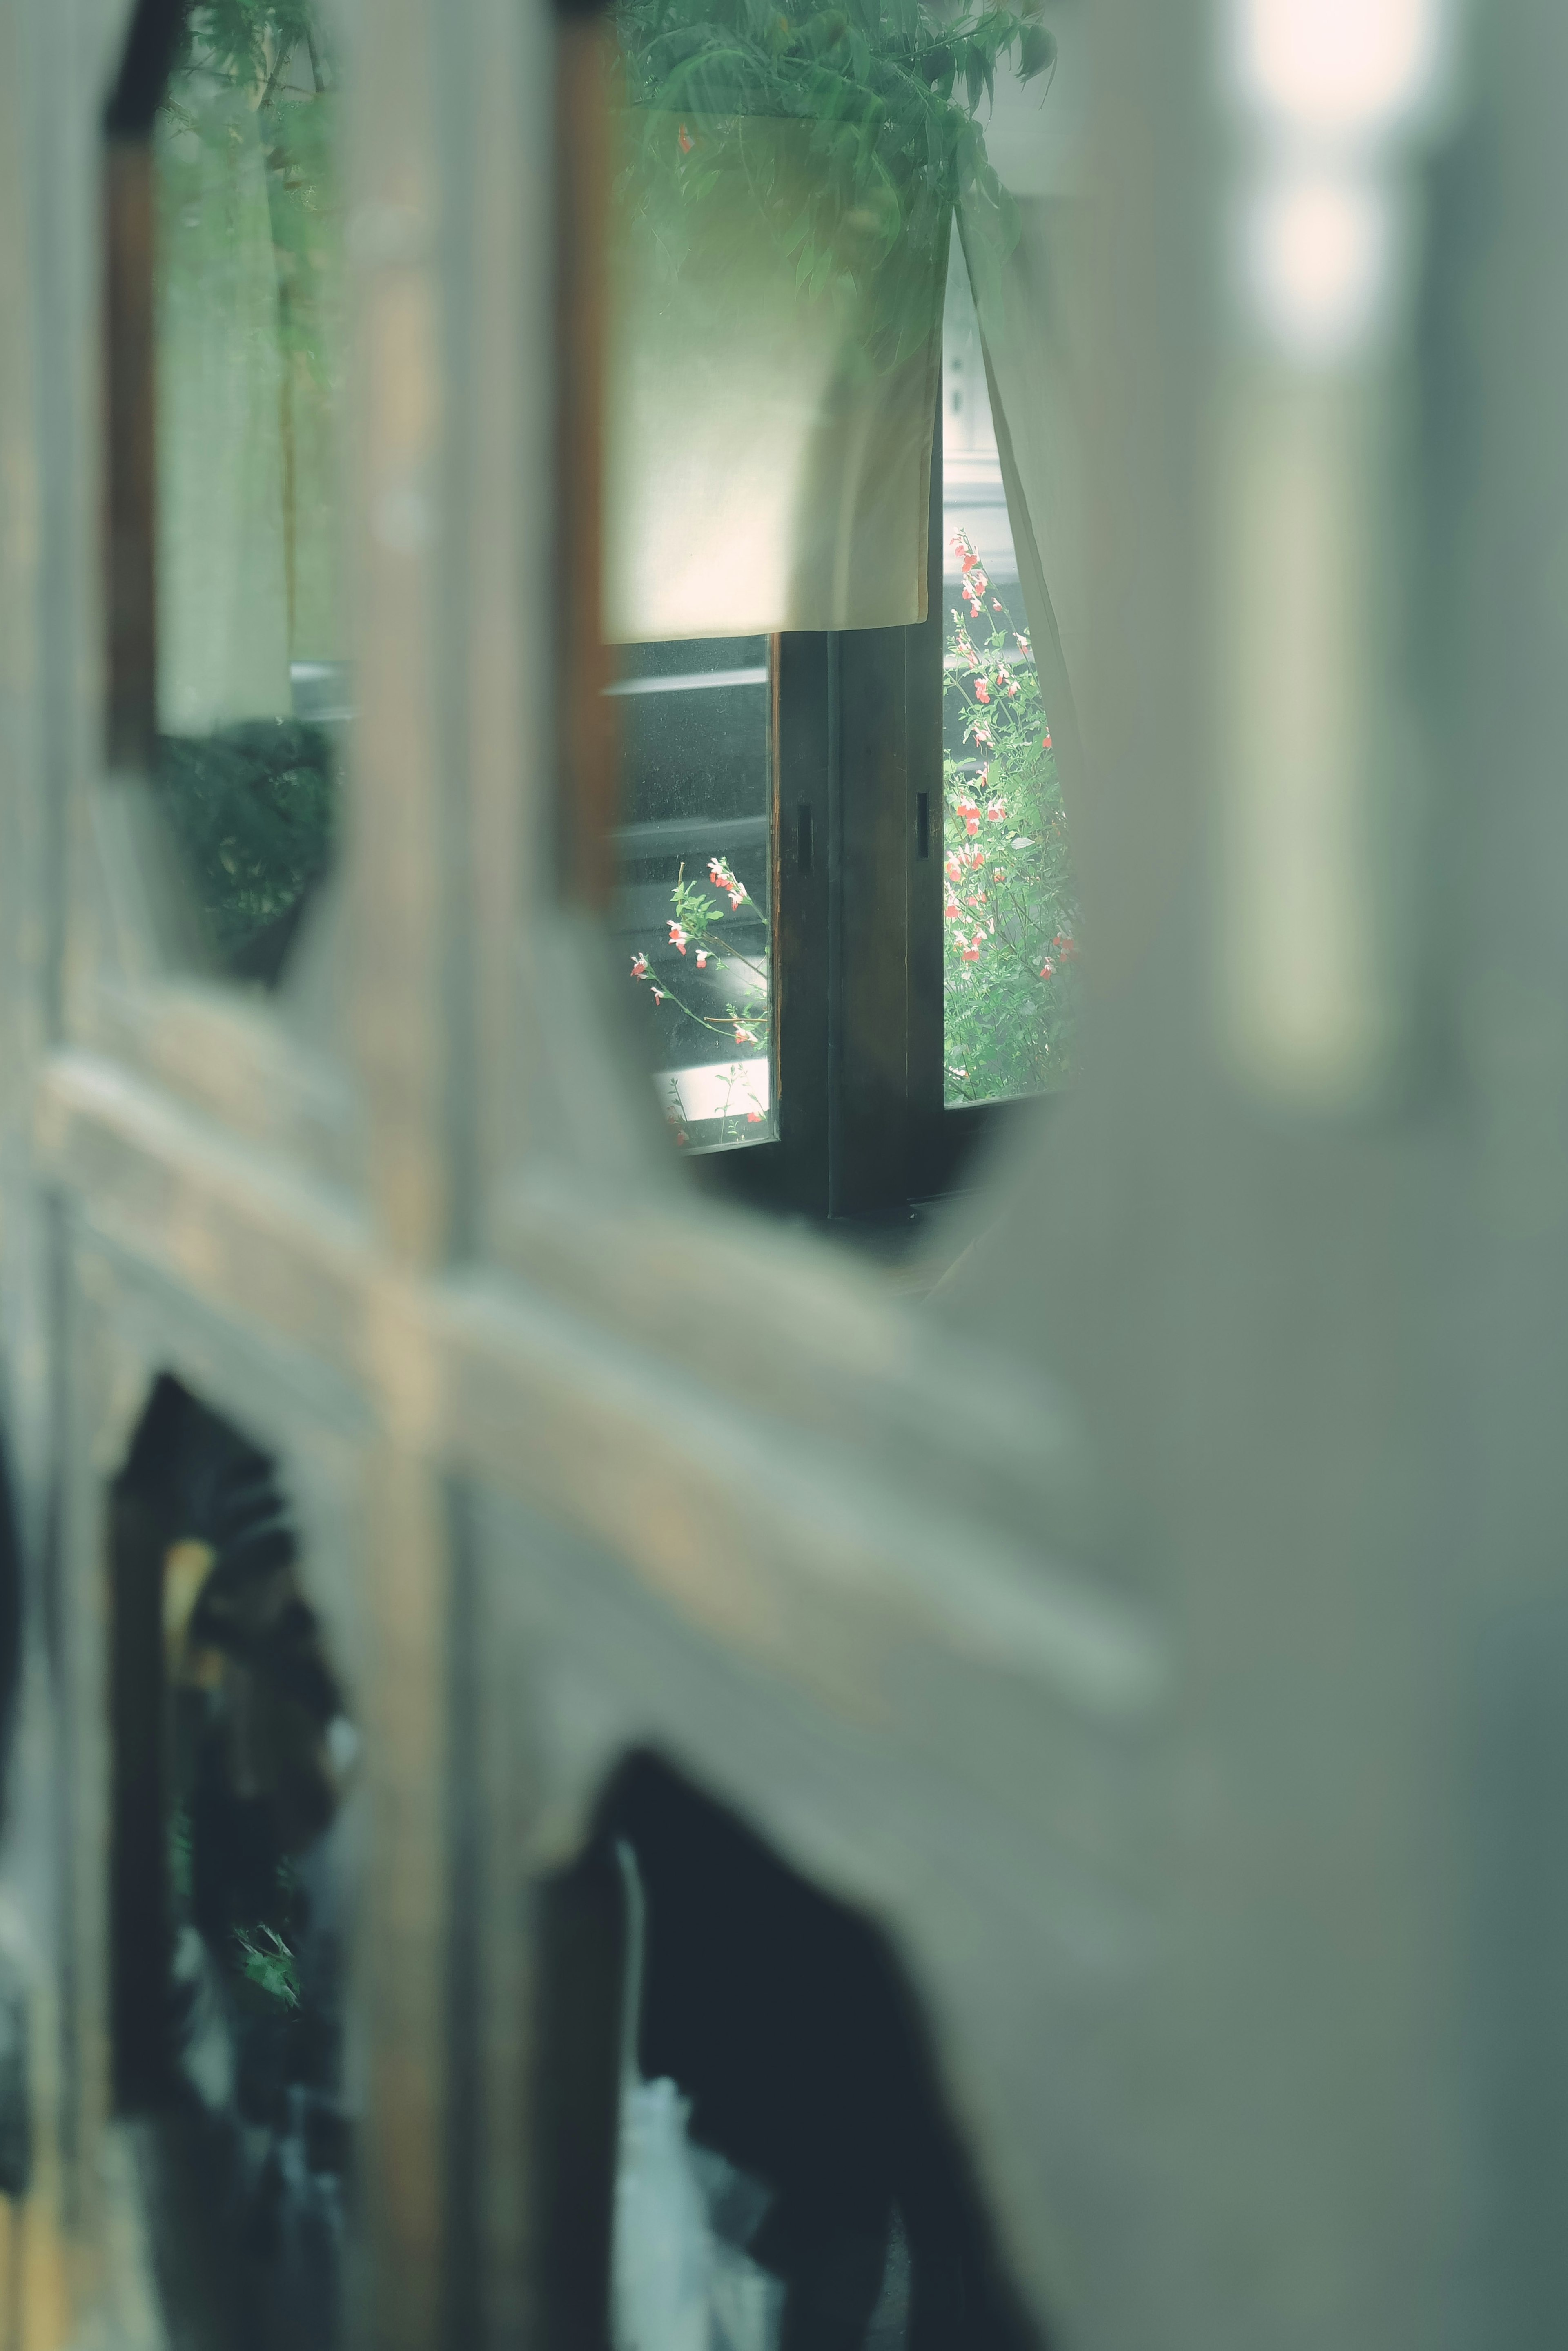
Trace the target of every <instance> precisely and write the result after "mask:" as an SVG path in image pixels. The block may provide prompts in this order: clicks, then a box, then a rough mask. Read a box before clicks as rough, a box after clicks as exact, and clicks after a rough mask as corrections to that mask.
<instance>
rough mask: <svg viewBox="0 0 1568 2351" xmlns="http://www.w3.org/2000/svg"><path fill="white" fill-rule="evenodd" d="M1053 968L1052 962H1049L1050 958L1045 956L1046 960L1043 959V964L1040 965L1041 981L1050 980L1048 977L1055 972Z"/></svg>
mask: <svg viewBox="0 0 1568 2351" xmlns="http://www.w3.org/2000/svg"><path fill="white" fill-rule="evenodd" d="M1055 968H1056V967H1055V965H1054V963H1053V962H1052V960H1051V958H1050V956H1046V958H1045V960H1044V963H1043V964H1042V965H1041V967H1040V977H1041V978H1042V979H1049V978H1050V977H1051V975H1052V973H1053V972H1054V970H1055Z"/></svg>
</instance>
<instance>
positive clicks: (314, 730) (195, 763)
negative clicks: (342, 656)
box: [155, 718, 337, 956]
mask: <svg viewBox="0 0 1568 2351" xmlns="http://www.w3.org/2000/svg"><path fill="white" fill-rule="evenodd" d="M155 783H156V787H157V789H158V792H159V796H160V799H161V801H162V804H163V807H164V809H165V811H166V813H167V815H168V818H169V821H170V823H171V826H172V827H173V830H174V833H175V837H176V839H177V840H178V841H179V842H180V845H181V847H182V849H183V850H184V852H185V854H186V858H187V861H188V862H189V864H190V866H191V868H192V872H193V876H194V880H195V884H196V892H197V897H198V902H199V904H200V905H201V907H202V913H203V914H204V915H205V917H206V919H207V922H208V925H209V926H210V928H211V931H212V935H213V944H214V946H216V947H217V949H218V952H219V953H220V955H223V956H232V955H233V954H234V951H235V950H237V949H239V948H241V947H243V946H244V945H245V944H246V942H247V941H249V940H250V939H252V938H253V937H254V935H255V934H256V933H257V932H259V931H262V930H264V929H265V927H266V925H268V924H270V923H275V922H276V921H278V920H279V918H280V917H281V916H283V915H285V914H288V913H289V912H290V910H291V909H292V908H293V907H294V906H296V904H298V903H299V902H300V900H301V899H302V898H304V897H305V896H306V893H308V892H309V891H310V890H311V888H312V887H313V886H314V885H315V883H317V882H318V881H319V879H320V877H321V875H322V873H323V872H325V870H326V867H327V858H328V855H329V852H330V847H331V838H332V825H333V818H334V813H335V809H336V801H337V778H336V773H335V763H334V761H333V758H332V752H331V747H330V744H329V742H328V740H327V735H326V733H325V731H324V730H323V729H322V728H320V727H318V726H305V725H303V724H302V723H301V722H300V721H298V720H296V719H283V718H258V719H254V720H252V721H250V722H249V723H248V724H246V725H244V726H230V727H226V728H225V729H224V730H223V733H222V734H218V735H213V736H206V737H201V738H198V739H189V738H187V737H182V736H165V737H162V739H161V742H160V744H159V747H158V760H157V766H156V769H155Z"/></svg>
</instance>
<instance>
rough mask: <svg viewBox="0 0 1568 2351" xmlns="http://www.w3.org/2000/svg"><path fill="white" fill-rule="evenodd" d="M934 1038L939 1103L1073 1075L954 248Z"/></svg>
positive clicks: (1002, 558) (967, 317)
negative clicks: (939, 1028)
mask: <svg viewBox="0 0 1568 2351" xmlns="http://www.w3.org/2000/svg"><path fill="white" fill-rule="evenodd" d="M942 381H943V402H942V520H943V526H944V528H943V544H944V549H945V554H944V558H943V567H942V604H943V608H944V611H945V612H946V614H947V624H946V629H945V631H944V646H943V693H942V714H943V724H942V784H943V792H942V798H943V825H942V859H943V867H944V879H945V888H944V892H943V900H944V904H943V932H944V935H945V942H946V945H945V952H944V956H943V987H942V1006H943V1027H944V1053H943V1060H944V1065H945V1081H944V1083H945V1092H946V1099H947V1101H948V1102H949V1103H950V1104H952V1103H957V1102H990V1101H995V1100H997V1099H998V1098H999V1097H1001V1096H1003V1095H1007V1094H1027V1093H1042V1092H1045V1091H1046V1090H1047V1089H1048V1088H1050V1087H1054V1086H1059V1085H1061V1084H1063V1083H1064V1081H1066V1080H1067V1079H1068V1078H1069V1077H1071V1075H1072V1072H1073V1060H1074V1050H1075V1030H1076V1013H1077V993H1078V972H1077V954H1078V946H1077V927H1078V909H1077V893H1076V890H1075V886H1074V882H1073V872H1072V863H1071V859H1070V856H1069V851H1068V841H1067V826H1066V818H1065V815H1064V810H1063V806H1062V792H1061V786H1060V784H1059V783H1058V781H1057V778H1056V761H1055V757H1054V750H1053V747H1052V742H1051V726H1050V716H1049V713H1048V712H1047V711H1046V709H1045V707H1044V703H1043V701H1042V698H1041V694H1040V686H1039V681H1038V678H1037V676H1036V674H1035V667H1034V654H1033V647H1032V645H1031V643H1030V636H1029V622H1028V619H1027V617H1026V615H1025V613H1024V610H1023V597H1022V595H1021V593H1020V591H1019V585H1018V561H1017V558H1016V556H1015V555H1014V553H1013V547H1012V531H1011V529H1010V528H1009V526H1008V519H1007V500H1006V496H1005V493H1004V492H1003V489H1002V465H1001V462H1000V460H999V458H998V455H997V448H996V432H995V428H994V426H993V424H992V414H991V402H990V398H989V396H988V393H987V391H986V381H985V364H984V360H983V359H982V357H981V343H980V331H979V328H978V326H977V324H976V321H975V313H974V301H973V297H972V296H971V292H970V285H969V278H968V276H967V274H966V272H965V269H964V266H963V262H962V258H961V254H960V248H959V244H958V240H957V238H956V237H955V238H954V240H953V265H952V267H951V270H950V275H949V278H948V300H947V312H946V319H945V323H944V327H943V346H942Z"/></svg>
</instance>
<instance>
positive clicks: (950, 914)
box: [942, 898, 959, 923]
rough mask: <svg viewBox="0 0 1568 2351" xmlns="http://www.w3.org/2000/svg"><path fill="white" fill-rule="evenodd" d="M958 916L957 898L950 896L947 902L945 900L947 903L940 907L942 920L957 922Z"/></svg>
mask: <svg viewBox="0 0 1568 2351" xmlns="http://www.w3.org/2000/svg"><path fill="white" fill-rule="evenodd" d="M958 918H959V903H958V900H957V899H956V898H950V899H949V900H948V902H947V904H946V905H945V906H944V907H943V908H942V920H943V921H944V922H946V923H956V922H957V920H958Z"/></svg>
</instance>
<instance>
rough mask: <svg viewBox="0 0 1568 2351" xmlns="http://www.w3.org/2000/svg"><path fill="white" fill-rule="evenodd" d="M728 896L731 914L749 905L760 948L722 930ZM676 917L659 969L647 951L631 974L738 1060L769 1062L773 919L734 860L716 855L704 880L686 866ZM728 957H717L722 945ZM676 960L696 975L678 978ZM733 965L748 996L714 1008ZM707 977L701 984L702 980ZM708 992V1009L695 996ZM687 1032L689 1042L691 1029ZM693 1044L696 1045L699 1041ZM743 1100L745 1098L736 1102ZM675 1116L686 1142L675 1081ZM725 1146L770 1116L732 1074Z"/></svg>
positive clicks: (675, 897)
mask: <svg viewBox="0 0 1568 2351" xmlns="http://www.w3.org/2000/svg"><path fill="white" fill-rule="evenodd" d="M726 898H727V899H728V900H729V902H730V904H729V912H730V914H736V913H737V912H739V910H740V909H741V908H742V906H743V907H744V908H745V909H746V910H747V914H748V915H749V917H750V920H751V922H752V923H753V925H758V926H760V927H761V930H762V945H761V946H760V947H754V946H745V947H740V946H735V945H734V944H733V943H732V940H731V939H729V938H728V937H725V936H724V935H723V934H722V932H720V931H719V929H718V927H717V926H718V925H720V924H722V922H723V920H724V917H725V907H724V903H723V902H724V900H725V899H726ZM670 904H671V906H672V907H673V908H674V910H675V911H674V914H673V915H672V916H671V917H670V924H669V935H668V937H667V938H665V939H663V940H661V941H660V942H659V946H658V947H657V948H656V949H655V950H654V951H653V952H655V953H657V954H658V955H659V969H658V970H657V972H656V971H655V970H654V968H653V966H652V964H651V962H650V960H649V955H647V954H638V955H634V956H633V957H632V959H631V977H632V978H633V979H634V980H638V981H641V982H643V983H644V984H646V986H647V987H649V989H651V991H652V995H653V1001H654V1003H655V1004H665V1003H669V1004H672V1005H673V1006H674V1008H675V1010H676V1012H677V1013H678V1014H679V1015H680V1016H681V1017H682V1020H683V1021H689V1022H691V1024H692V1026H693V1027H694V1028H696V1029H701V1030H702V1031H703V1032H704V1034H705V1035H706V1036H709V1037H722V1038H723V1039H725V1040H727V1041H728V1042H731V1043H732V1044H733V1045H734V1047H735V1049H736V1057H735V1058H736V1061H737V1062H739V1061H766V1059H767V1054H768V1047H769V1042H770V1039H771V1034H772V1011H773V1008H772V1001H771V998H770V994H769V988H768V946H769V932H768V920H767V916H766V915H765V914H764V913H763V910H762V908H761V906H760V905H759V904H758V903H757V901H756V900H755V899H754V898H753V896H752V893H751V892H750V891H749V890H748V889H747V887H746V885H745V883H743V882H742V880H741V878H740V876H739V875H738V874H737V873H736V872H735V870H734V868H733V866H732V864H731V863H730V862H729V860H728V859H727V858H724V857H711V858H710V859H709V860H708V872H707V875H706V877H705V878H704V879H703V880H702V881H700V882H688V880H687V879H686V868H685V866H684V865H682V866H681V867H680V870H679V872H677V874H676V877H675V887H674V889H673V890H672V891H671V892H670ZM720 946H722V947H723V949H724V952H723V954H722V955H721V954H720V953H719V952H718V949H719V947H720ZM671 955H675V956H679V957H680V965H684V966H685V967H686V971H687V972H688V973H690V974H691V977H690V978H687V977H684V976H678V975H679V974H680V965H672V964H671V963H670V956H671ZM731 966H733V967H734V968H735V970H736V971H737V972H738V973H739V974H740V975H741V976H742V986H743V987H745V990H746V992H745V993H744V994H743V996H742V1000H741V1002H740V1003H739V1004H736V1003H735V1002H733V1001H732V999H731V998H728V997H726V998H725V999H724V1008H723V1010H722V1013H721V1012H719V1011H718V1010H716V1009H715V1008H714V1005H715V1003H716V1001H717V990H716V988H715V987H714V985H713V983H714V981H715V980H716V979H717V977H718V975H719V974H720V973H721V972H726V971H728V970H729V969H730V967H731ZM699 973H701V975H702V977H701V979H700V980H699V979H698V978H697V977H696V975H697V974H699ZM700 989H701V990H702V991H703V992H704V993H706V994H708V995H709V997H710V1002H709V1003H708V1005H707V1006H705V1007H704V1006H701V1005H699V1004H696V1003H693V1002H692V1001H691V998H693V997H694V996H696V995H697V994H698V992H699V990H700ZM680 1034H681V1035H682V1036H685V1037H690V1034H691V1032H690V1030H689V1029H685V1028H684V1027H682V1028H681V1029H680ZM692 1041H693V1042H694V1041H695V1040H692ZM737 1096H738V1099H737ZM667 1114H668V1116H669V1118H670V1124H671V1126H672V1127H673V1128H674V1129H675V1135H676V1141H677V1142H678V1143H684V1142H685V1141H686V1140H687V1137H686V1133H685V1130H684V1127H683V1126H682V1124H681V1120H682V1117H683V1115H684V1113H683V1112H682V1109H681V1104H680V1094H679V1091H678V1089H677V1088H676V1086H675V1084H674V1081H671V1100H670V1103H669V1105H668V1113H667ZM719 1115H720V1119H721V1132H720V1134H719V1137H718V1140H719V1141H720V1142H722V1143H739V1142H742V1141H744V1140H746V1139H747V1138H746V1136H745V1133H744V1130H745V1128H746V1127H748V1126H756V1125H759V1124H760V1123H763V1112H762V1109H761V1108H760V1106H759V1104H758V1102H757V1101H756V1099H755V1098H754V1095H753V1092H752V1091H751V1090H749V1089H748V1088H747V1087H746V1086H745V1085H744V1084H743V1083H742V1082H741V1081H740V1080H739V1079H738V1077H735V1076H733V1075H732V1077H731V1078H730V1080H729V1081H728V1083H727V1084H726V1086H725V1091H724V1097H723V1103H722V1109H721V1111H720V1113H719Z"/></svg>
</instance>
